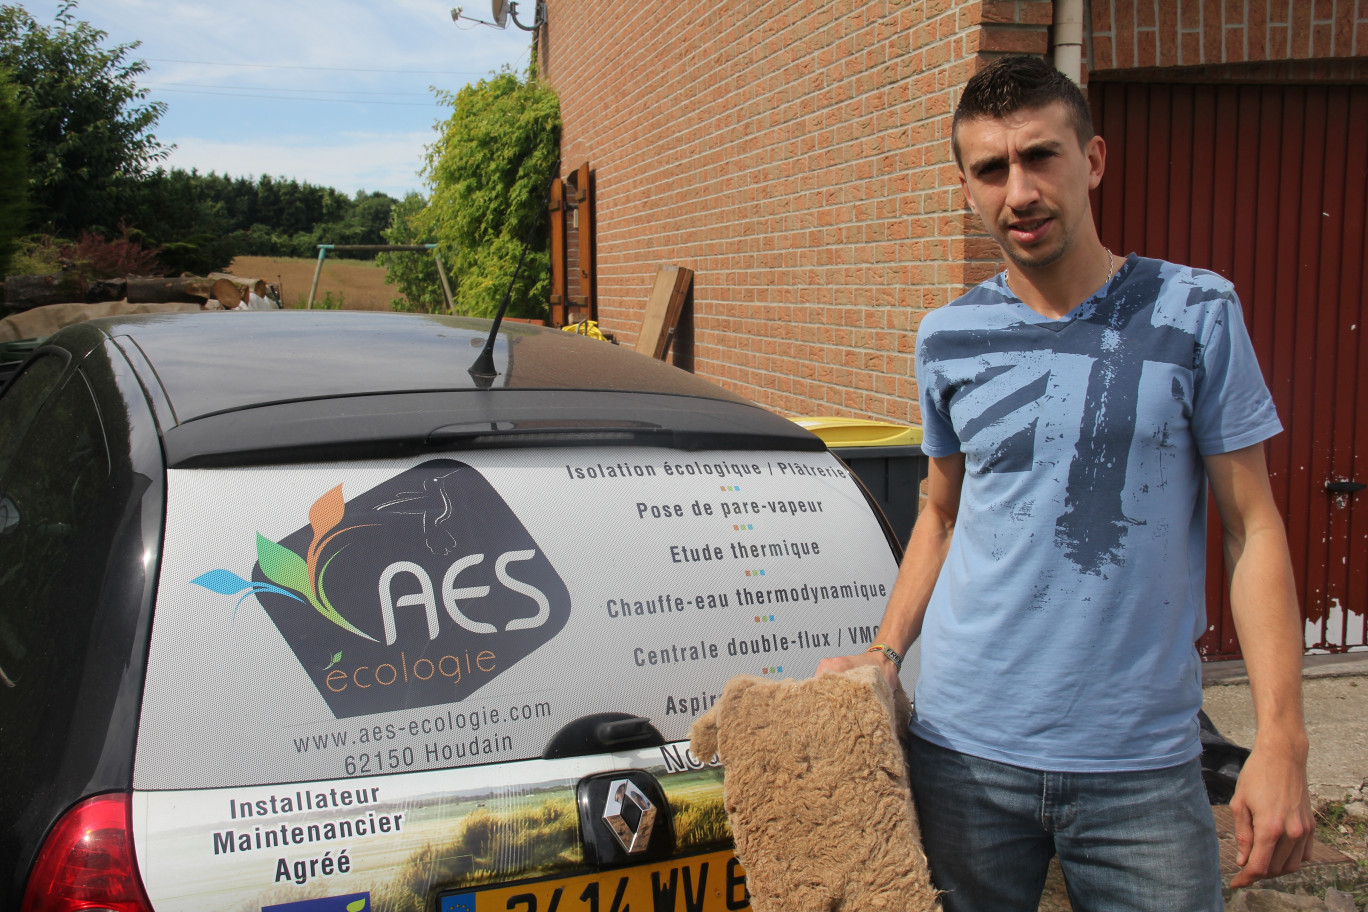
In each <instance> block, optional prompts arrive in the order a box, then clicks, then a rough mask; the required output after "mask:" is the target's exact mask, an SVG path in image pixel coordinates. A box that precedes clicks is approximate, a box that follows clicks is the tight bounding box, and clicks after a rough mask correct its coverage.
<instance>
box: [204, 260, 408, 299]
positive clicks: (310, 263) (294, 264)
mask: <svg viewBox="0 0 1368 912" xmlns="http://www.w3.org/2000/svg"><path fill="white" fill-rule="evenodd" d="M316 268H318V260H317V259H309V258H305V257H249V256H243V257H238V258H236V259H235V260H233V264H232V265H231V266H230V267H229V268H228V271H229V272H231V273H232V274H233V275H238V276H249V277H251V278H255V279H265V280H266V281H267V282H272V283H276V284H279V285H280V286H281V292H280V303H281V304H283V305H284V306H285V307H303V306H304V304H305V302H306V301H308V300H309V286H310V285H311V284H312V283H313V275H314V270H315V269H316ZM328 294H331V295H332V299H333V300H334V301H341V308H340V309H342V310H389V309H390V301H391V300H392V299H394V298H397V297H399V289H398V288H396V287H395V286H393V285H386V284H385V270H384V269H382V268H380V267H379V266H377V265H375V263H374V262H373V261H371V260H344V259H341V258H338V257H334V256H331V255H330V256H329V257H328V258H327V259H326V260H324V261H323V274H322V275H321V276H319V279H318V291H317V292H316V293H315V295H314V306H315V307H317V306H319V304H320V303H322V302H323V301H324V299H325V297H326V296H327V295H328Z"/></svg>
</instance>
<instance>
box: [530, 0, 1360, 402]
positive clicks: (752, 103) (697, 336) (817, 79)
mask: <svg viewBox="0 0 1368 912" xmlns="http://www.w3.org/2000/svg"><path fill="white" fill-rule="evenodd" d="M1086 4H1087V6H1086V9H1087V11H1088V16H1087V18H1088V23H1089V25H1090V26H1091V29H1090V30H1089V31H1088V32H1087V34H1085V52H1086V54H1087V56H1088V60H1089V64H1090V66H1089V67H1088V71H1089V72H1090V74H1091V75H1092V76H1096V77H1098V78H1129V75H1133V74H1134V73H1136V72H1137V71H1139V72H1142V73H1143V75H1141V76H1139V77H1137V78H1141V79H1147V80H1152V79H1164V78H1190V77H1191V76H1192V74H1194V73H1197V74H1199V75H1200V76H1201V78H1202V79H1203V80H1207V79H1230V80H1260V81H1268V80H1274V81H1297V80H1300V79H1312V80H1316V79H1325V78H1339V79H1343V78H1362V77H1364V76H1365V75H1366V74H1368V18H1366V17H1368V0H1086ZM1052 15H1053V3H1052V2H1051V0H733V2H729V3H718V2H716V0H667V2H660V3H651V4H638V5H635V6H631V5H624V4H622V3H620V2H614V3H609V2H607V0H548V20H549V24H548V26H547V27H546V29H545V30H544V31H543V33H542V36H541V46H540V54H541V62H542V66H543V75H544V76H545V78H546V79H547V80H548V81H549V82H550V83H551V84H552V85H554V86H555V88H556V90H557V91H558V93H559V95H560V99H561V109H562V115H563V117H564V124H565V127H564V137H563V141H562V164H563V168H564V169H565V170H566V171H567V172H568V171H569V170H570V169H573V168H575V167H578V166H579V164H580V163H581V162H584V161H588V162H590V163H591V164H592V166H593V167H594V169H595V172H596V188H597V193H598V198H597V207H596V215H597V250H598V260H597V264H598V296H599V318H600V322H601V323H602V324H603V325H604V328H605V329H608V330H610V331H612V332H615V333H617V334H618V336H619V337H620V338H621V339H622V341H623V342H624V343H625V344H632V343H634V342H635V339H636V334H637V332H638V329H639V326H640V322H641V312H642V308H643V306H644V304H645V301H646V297H647V294H648V292H649V289H650V286H651V282H652V279H653V276H654V273H655V269H656V267H657V266H658V265H659V264H661V263H676V264H679V265H683V266H688V267H690V268H692V269H693V270H694V271H695V278H694V296H693V301H694V306H693V314H692V321H693V323H692V333H691V334H690V333H688V332H687V331H686V333H685V336H684V339H683V340H682V344H683V345H686V346H688V350H687V352H686V356H685V357H684V358H683V359H682V360H683V362H684V363H687V364H689V365H690V366H691V367H692V368H693V369H694V370H695V371H696V372H697V373H699V374H700V375H703V376H705V377H708V378H710V379H713V380H715V381H717V382H719V383H721V384H722V385H724V386H726V387H729V388H731V389H733V390H735V391H737V392H739V393H741V394H742V395H745V396H748V397H750V398H752V399H755V400H757V401H759V402H761V403H762V404H764V405H767V406H769V407H770V408H773V409H774V410H776V411H779V412H783V413H788V414H817V415H834V416H859V417H873V418H885V419H888V420H893V421H902V422H920V417H921V416H920V414H919V412H918V409H917V407H916V402H915V384H914V381H913V377H912V372H913V364H912V360H913V350H914V344H915V334H916V329H917V326H918V325H919V323H920V321H921V318H922V316H923V315H924V314H925V313H926V311H927V310H928V309H929V308H934V307H938V306H940V305H942V304H945V303H946V302H948V301H949V300H951V299H953V298H954V297H956V296H957V295H959V294H960V293H961V292H962V291H964V290H965V289H966V288H967V287H969V286H971V285H973V284H974V283H976V282H978V281H980V280H982V279H983V278H985V277H987V276H989V275H991V274H992V273H993V272H995V271H997V270H998V269H999V268H1000V261H999V259H998V251H997V248H996V246H995V245H994V244H993V243H992V241H991V240H990V239H989V238H988V237H987V236H986V235H985V234H984V233H983V232H982V227H981V225H979V224H978V222H977V220H976V219H974V218H973V217H972V216H971V215H969V214H968V213H967V212H966V211H965V210H964V209H963V199H962V195H961V193H960V191H959V185H958V178H957V173H956V170H955V167H954V164H953V161H952V159H951V157H950V150H949V128H950V115H951V112H952V110H953V106H954V103H955V101H956V100H957V99H958V93H959V90H960V88H961V87H962V86H963V84H964V82H965V81H966V80H967V79H968V78H969V76H970V75H972V73H973V72H974V71H975V70H976V69H977V68H978V66H979V65H980V64H981V62H983V61H985V60H988V59H991V58H992V57H995V56H998V55H1001V54H1004V53H1023V52H1024V53H1037V54H1044V53H1047V51H1048V49H1049V41H1050V23H1051V19H1052ZM1164 68H1167V69H1164ZM1128 74H1129V75H1128ZM1184 74H1186V75H1184Z"/></svg>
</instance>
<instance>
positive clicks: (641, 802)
mask: <svg viewBox="0 0 1368 912" xmlns="http://www.w3.org/2000/svg"><path fill="white" fill-rule="evenodd" d="M655 818H656V809H655V806H654V805H652V804H651V799H649V798H647V797H646V795H645V793H643V792H642V791H641V789H639V788H637V786H636V783H635V782H633V781H632V780H630V779H615V780H613V781H612V782H611V783H610V784H609V785H608V800H607V801H605V802H604V805H603V822H604V823H606V824H608V829H610V830H612V831H613V835H614V836H616V837H617V841H618V843H619V844H621V846H622V848H623V850H624V851H626V852H627V854H629V855H635V854H636V853H637V852H644V851H645V850H646V846H648V845H650V842H651V830H652V828H653V827H655Z"/></svg>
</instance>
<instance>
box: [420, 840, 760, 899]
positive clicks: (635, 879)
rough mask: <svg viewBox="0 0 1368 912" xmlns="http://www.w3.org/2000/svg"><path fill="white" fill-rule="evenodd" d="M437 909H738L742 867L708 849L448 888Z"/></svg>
mask: <svg viewBox="0 0 1368 912" xmlns="http://www.w3.org/2000/svg"><path fill="white" fill-rule="evenodd" d="M437 908H438V912H509V910H513V912H742V910H748V909H750V894H748V893H747V892H746V872H745V869H743V868H742V867H741V863H740V862H739V861H737V860H736V858H735V856H733V855H732V853H731V852H713V853H711V854H708V855H694V856H691V857H689V858H677V859H674V860H673V861H665V862H660V863H658V864H651V865H640V866H638V867H633V868H614V869H613V870H611V871H602V872H600V873H597V874H588V875H585V876H583V877H565V878H558V879H556V880H541V881H537V882H535V883H525V884H520V885H518V886H515V887H492V888H489V889H484V890H478V889H477V890H467V891H465V892H462V893H448V894H446V895H445V896H443V897H442V898H441V901H440V902H439V903H438V906H437Z"/></svg>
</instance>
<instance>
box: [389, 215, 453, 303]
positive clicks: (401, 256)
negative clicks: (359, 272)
mask: <svg viewBox="0 0 1368 912" xmlns="http://www.w3.org/2000/svg"><path fill="white" fill-rule="evenodd" d="M426 207H427V201H426V200H424V199H423V197H422V196H421V195H420V194H417V193H410V194H408V195H407V196H405V197H404V198H403V199H402V200H400V201H399V202H398V203H396V204H395V206H394V208H393V209H392V210H390V226H389V228H386V229H385V243H386V244H432V243H435V242H434V241H433V239H432V235H431V234H429V233H427V232H426V231H424V229H423V228H422V227H420V225H419V220H420V219H421V217H422V215H423V210H424V209H425V208H426ZM375 260H376V262H377V263H379V264H380V265H381V266H384V267H385V282H386V283H387V284H390V285H396V286H398V288H399V293H400V294H401V295H403V297H402V298H395V299H393V300H392V301H391V302H390V305H391V306H392V307H393V308H394V309H395V310H406V311H417V312H419V313H441V312H442V310H443V309H445V306H446V302H445V300H444V299H443V297H442V286H441V284H440V283H441V281H442V279H441V277H440V276H439V275H438V274H437V261H436V260H435V259H434V258H433V255H432V254H431V253H410V252H406V251H401V252H397V253H382V254H380V255H379V256H377V257H376V258H375Z"/></svg>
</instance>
